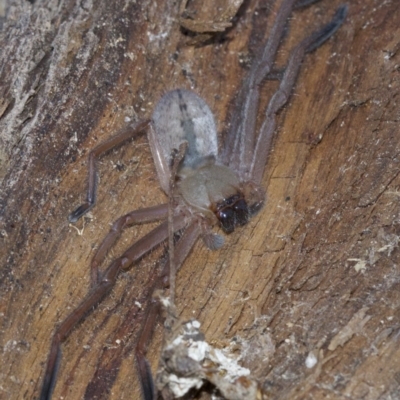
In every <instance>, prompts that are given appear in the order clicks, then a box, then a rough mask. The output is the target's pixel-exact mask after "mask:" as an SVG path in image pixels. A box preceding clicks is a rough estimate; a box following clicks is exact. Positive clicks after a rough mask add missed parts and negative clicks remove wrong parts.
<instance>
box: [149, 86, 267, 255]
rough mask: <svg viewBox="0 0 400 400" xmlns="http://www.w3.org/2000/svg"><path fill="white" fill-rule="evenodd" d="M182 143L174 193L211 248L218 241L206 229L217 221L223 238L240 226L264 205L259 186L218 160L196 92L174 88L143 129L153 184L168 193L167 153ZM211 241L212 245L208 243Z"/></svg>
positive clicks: (211, 125) (212, 130)
mask: <svg viewBox="0 0 400 400" xmlns="http://www.w3.org/2000/svg"><path fill="white" fill-rule="evenodd" d="M183 142H186V143H187V149H186V152H185V156H184V158H183V159H182V161H181V165H180V167H179V169H178V171H177V174H176V180H177V192H178V194H179V195H180V197H181V198H182V199H183V201H184V202H185V205H184V208H186V209H187V210H186V212H187V213H190V214H191V215H195V216H197V217H198V218H200V219H201V220H202V221H203V222H204V223H203V232H202V234H203V237H204V238H205V242H206V244H207V245H208V246H209V247H211V248H213V249H215V248H218V247H220V245H222V237H221V236H215V235H214V236H210V235H209V230H210V229H211V228H212V227H213V226H215V225H217V223H218V222H219V223H220V225H221V227H222V229H223V230H224V231H225V232H226V233H231V232H233V231H234V229H235V227H236V226H241V225H244V224H246V223H247V222H248V220H249V218H250V217H251V215H253V214H254V213H255V212H256V211H258V210H259V209H260V208H261V206H262V203H263V201H264V192H263V190H262V188H261V187H255V186H254V185H251V184H250V183H247V182H241V180H240V177H239V176H238V174H237V173H236V172H234V171H233V170H232V169H230V168H229V167H227V166H226V165H223V164H222V162H221V161H220V160H219V158H218V141H217V129H216V125H215V121H214V116H213V114H212V112H211V110H210V108H209V107H208V105H207V104H206V102H205V101H204V100H203V99H202V98H201V97H199V96H198V95H197V94H196V93H194V92H191V91H189V90H185V89H177V90H173V91H170V92H168V93H166V94H165V95H164V96H163V97H162V98H161V99H160V101H159V102H158V103H157V105H156V107H155V110H154V113H153V116H152V123H151V125H150V129H149V143H150V148H151V151H152V154H153V159H154V160H155V165H156V169H157V174H158V179H159V181H160V185H161V187H162V188H163V189H164V191H165V193H167V194H168V193H169V190H170V189H169V182H170V178H171V177H170V163H171V153H172V152H173V150H174V149H178V148H179V146H180V145H181V144H182V143H183ZM210 238H214V240H209V239H210Z"/></svg>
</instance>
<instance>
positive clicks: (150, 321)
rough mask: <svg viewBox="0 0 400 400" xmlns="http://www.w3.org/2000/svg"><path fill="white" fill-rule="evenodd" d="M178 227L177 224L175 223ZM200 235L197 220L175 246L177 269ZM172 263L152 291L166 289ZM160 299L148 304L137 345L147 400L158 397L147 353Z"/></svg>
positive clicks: (165, 268)
mask: <svg viewBox="0 0 400 400" xmlns="http://www.w3.org/2000/svg"><path fill="white" fill-rule="evenodd" d="M174 227H175V228H176V226H175V225H174ZM199 236H200V227H199V225H198V224H197V223H196V221H194V222H192V223H191V224H190V225H189V226H188V227H187V228H186V229H185V232H184V233H183V236H182V237H181V238H180V239H179V241H178V243H177V245H176V247H175V252H174V253H175V257H174V265H175V268H176V269H177V270H179V268H180V267H181V266H182V264H183V262H184V261H185V259H186V257H187V256H188V254H189V253H190V250H191V249H192V247H193V246H194V244H195V243H196V241H197V239H198V238H199ZM169 269H170V263H169V261H167V262H166V263H165V265H164V268H163V270H162V272H161V274H160V276H159V278H158V279H157V281H156V282H155V284H154V286H153V288H152V293H154V292H155V291H156V290H158V289H165V288H167V287H168V286H169V278H170V271H169ZM160 306H161V305H160V301H159V300H157V299H155V298H154V297H153V296H152V298H151V300H150V303H149V304H148V308H147V311H146V314H147V315H146V320H145V323H144V325H143V328H142V331H141V333H140V336H139V339H138V342H137V345H136V350H135V353H136V362H137V366H138V371H139V378H140V383H141V386H142V393H143V397H144V399H145V400H155V399H156V389H155V386H154V381H153V375H152V373H151V368H150V365H149V363H148V361H147V359H146V353H147V348H148V344H149V342H150V340H151V338H152V335H153V331H154V327H155V324H156V321H157V316H158V315H159V312H160Z"/></svg>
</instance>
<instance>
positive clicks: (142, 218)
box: [90, 204, 168, 287]
mask: <svg viewBox="0 0 400 400" xmlns="http://www.w3.org/2000/svg"><path fill="white" fill-rule="evenodd" d="M167 216H168V204H161V205H159V206H155V207H149V208H143V209H142V210H135V211H132V212H130V213H129V214H126V215H124V216H122V217H120V218H118V219H117V220H116V221H115V222H114V223H113V225H112V227H111V229H110V232H108V234H107V236H106V237H105V238H104V239H103V242H102V243H101V245H100V246H99V247H98V249H97V251H96V253H95V254H94V256H93V258H92V262H91V264H90V276H91V286H92V287H95V286H97V284H98V283H99V279H100V273H99V266H100V264H101V263H102V262H103V261H104V257H105V256H106V254H107V253H108V251H109V250H110V249H111V247H112V246H113V245H114V244H115V242H116V241H117V240H118V238H119V237H120V236H121V233H122V231H123V230H124V229H125V228H127V227H128V226H131V225H134V224H143V223H147V222H153V221H159V220H165V219H166V218H167Z"/></svg>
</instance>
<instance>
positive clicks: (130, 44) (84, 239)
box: [0, 0, 400, 399]
mask: <svg viewBox="0 0 400 400" xmlns="http://www.w3.org/2000/svg"><path fill="white" fill-rule="evenodd" d="M46 3H47V5H46V7H42V5H41V2H40V1H37V2H35V3H34V4H33V5H31V4H30V3H29V2H22V3H21V4H23V7H24V9H23V10H21V9H14V11H13V12H12V13H11V14H10V16H9V20H10V24H11V26H7V25H6V26H5V28H4V29H5V30H4V29H3V31H2V34H3V37H2V39H1V40H2V42H1V48H2V52H1V55H0V56H1V61H0V66H1V70H0V71H1V72H0V93H1V97H0V162H1V166H0V171H1V173H0V176H2V177H4V180H3V182H2V186H1V192H0V194H1V211H0V212H1V214H0V218H1V219H0V225H1V226H0V241H1V244H0V246H1V247H0V249H1V250H0V256H1V259H0V267H1V275H0V279H1V281H0V284H1V289H0V290H1V292H0V296H1V298H0V318H1V319H0V322H1V328H0V344H1V346H2V347H1V350H2V356H1V360H2V362H1V363H0V364H1V366H0V377H1V379H0V381H1V384H0V398H7V399H31V398H35V397H37V396H38V393H39V388H40V384H41V380H42V375H43V370H44V364H45V361H46V358H47V354H48V350H49V345H50V339H51V335H52V332H53V329H54V326H55V324H56V323H57V322H58V321H60V320H62V319H63V318H64V317H65V316H66V315H67V314H68V313H69V312H70V311H71V310H72V309H73V308H74V307H75V306H76V305H77V304H78V303H79V301H80V300H81V299H82V298H83V296H84V295H85V293H86V291H87V287H88V283H89V269H88V266H89V262H90V258H91V256H92V254H93V248H94V247H95V246H96V245H97V244H98V243H99V242H100V241H101V239H102V238H103V237H104V235H105V233H106V232H107V231H108V227H109V224H110V222H111V221H113V220H114V219H115V218H117V217H118V216H119V215H121V214H123V213H125V212H127V211H128V210H131V209H135V208H138V207H144V206H148V205H154V204H158V203H160V202H161V201H164V200H165V196H164V194H163V193H162V191H161V190H160V189H159V187H158V183H157V179H156V176H155V169H154V167H153V164H152V160H151V156H150V151H149V148H148V146H147V142H146V138H145V136H142V137H140V138H139V139H138V140H135V141H133V142H132V143H131V144H129V145H126V146H124V147H122V148H121V149H119V150H116V151H114V152H112V153H111V154H110V155H109V156H106V157H104V158H103V159H102V161H101V163H100V170H101V182H100V190H99V196H98V205H97V206H96V207H95V208H94V209H93V211H92V213H91V214H92V219H90V220H86V223H85V225H83V224H82V223H80V224H77V226H76V228H78V229H83V231H80V232H78V230H77V229H76V228H75V227H71V226H69V225H68V221H67V215H68V213H69V212H70V211H71V210H73V209H74V208H75V207H76V206H77V205H78V204H79V203H80V201H81V200H82V199H83V198H84V195H85V193H84V190H85V187H86V160H87V157H86V156H87V153H88V151H89V150H90V149H91V148H92V147H93V146H94V145H96V144H97V143H99V142H100V141H102V140H104V139H106V138H108V137H109V136H110V135H112V134H113V133H114V132H116V131H117V130H118V129H119V128H120V127H122V126H124V124H126V118H127V117H129V118H130V119H131V120H137V119H141V118H143V117H149V116H150V114H151V110H152V108H153V105H154V103H155V102H156V101H157V99H159V98H160V96H161V95H162V94H163V93H164V92H166V91H167V90H169V89H172V88H175V87H186V88H192V89H194V90H196V92H198V93H199V94H201V95H202V96H203V97H204V98H205V99H206V101H207V102H208V103H209V105H210V107H211V109H212V110H213V112H214V113H215V115H216V117H217V119H218V121H219V131H220V132H223V131H224V129H225V128H226V122H225V121H227V120H228V117H227V116H228V115H229V110H230V101H231V99H232V98H233V96H234V93H235V91H236V90H237V88H238V86H239V84H240V81H241V79H242V77H243V75H244V74H245V72H246V65H247V64H246V62H247V60H248V59H251V57H253V56H254V54H256V51H257V49H258V48H259V46H260V44H261V43H262V41H263V40H264V39H263V38H264V36H265V35H266V33H267V32H268V28H269V27H270V26H271V21H272V20H273V17H274V13H275V11H276V6H275V7H270V2H269V1H268V2H267V1H258V2H257V1H253V0H251V1H248V2H245V4H244V5H243V6H242V7H241V9H240V11H239V15H238V18H237V20H236V22H235V24H234V27H233V28H232V29H230V30H229V32H228V33H227V34H226V35H225V40H222V39H221V38H220V39H221V40H216V41H214V42H211V43H210V44H209V45H207V46H204V47H199V48H195V47H188V46H185V42H186V41H187V38H186V37H185V36H184V35H183V34H182V32H181V31H180V29H179V23H178V11H179V5H178V4H177V3H176V2H173V1H164V0H157V1H155V0H152V1H141V2H126V3H125V2H122V1H108V2H101V3H102V5H98V3H97V2H93V4H95V5H92V4H91V2H90V1H87V2H86V1H82V2H76V3H77V4H75V2H74V1H72V0H71V1H65V2H61V4H62V6H56V4H58V3H59V2H58V1H47V2H46ZM103 3H104V4H103ZM212 3H214V4H215V3H217V2H211V4H212ZM218 3H220V5H221V7H223V3H224V1H223V0H220V1H218ZM207 4H208V3H207V2H204V6H207ZM339 4H340V2H339V1H331V2H329V1H326V0H325V1H321V2H320V3H318V4H316V5H314V6H312V7H311V8H309V9H307V10H302V11H297V12H296V13H295V14H294V18H293V20H292V22H291V28H290V31H289V32H288V37H287V41H286V42H285V46H284V48H283V49H284V51H283V52H281V53H280V57H279V58H280V60H281V62H283V61H284V60H285V59H286V57H287V50H288V49H290V48H291V47H292V46H293V45H294V44H295V43H296V42H298V41H299V40H300V38H302V37H304V35H306V34H307V33H309V32H310V31H312V30H313V29H315V28H316V27H317V26H320V25H321V24H322V23H323V22H326V21H327V20H329V19H330V17H331V15H332V14H333V12H334V10H335V8H336V7H337V6H338V5H339ZM57 7H59V8H57ZM192 7H196V4H192ZM349 7H350V10H349V15H348V18H347V20H346V22H345V24H344V26H343V27H342V28H341V29H340V31H339V32H338V33H337V34H336V35H335V37H334V38H333V39H332V40H330V41H329V42H328V43H327V44H325V45H324V46H323V47H322V48H320V49H318V51H317V52H315V53H314V54H312V55H310V56H308V57H307V59H306V61H305V62H304V65H303V67H302V71H301V73H300V76H299V80H298V84H297V86H296V89H295V92H294V95H293V96H292V98H291V101H290V104H289V106H288V107H286V108H285V110H283V112H282V113H281V115H280V117H279V130H278V135H277V137H276V142H275V148H274V151H273V153H272V154H271V158H270V160H269V163H268V167H267V171H266V174H265V179H264V185H265V187H266V189H267V195H268V203H267V205H266V207H265V208H264V209H263V210H262V211H261V213H260V214H259V215H258V216H257V217H256V218H254V220H253V221H252V222H251V223H250V224H249V226H247V227H245V228H243V229H240V230H238V231H237V232H236V233H234V234H232V235H231V236H230V237H228V238H227V240H226V244H225V246H224V247H223V248H222V249H221V250H220V251H218V252H210V251H208V250H207V249H205V248H204V245H203V244H202V243H198V244H197V245H196V247H195V248H194V251H193V252H192V255H191V257H190V258H189V260H188V261H187V262H186V264H185V265H184V268H183V269H182V271H181V273H180V274H179V277H178V282H177V295H176V297H177V307H178V310H179V311H180V312H181V313H182V316H183V317H184V318H189V317H196V318H199V319H200V321H201V322H202V324H203V328H204V331H205V333H206V335H207V339H208V340H210V341H215V343H217V344H220V345H221V346H222V345H224V344H227V343H229V342H230V341H231V340H232V338H235V340H236V341H237V343H238V353H241V354H242V356H243V357H244V359H245V363H246V365H247V366H249V367H250V369H251V370H252V371H253V374H254V376H256V377H257V378H259V380H260V382H262V383H264V387H265V389H266V390H267V391H268V392H269V393H270V394H271V397H272V398H276V399H303V398H304V399H307V398H312V399H325V398H331V399H344V398H351V399H388V398H390V396H392V397H391V398H398V396H399V394H398V390H397V387H398V386H399V383H400V364H399V361H398V360H399V359H400V354H399V344H398V341H399V339H398V337H399V326H400V316H399V311H398V309H399V305H400V304H399V303H400V294H399V293H400V292H399V290H400V279H399V272H398V263H399V250H398V247H397V246H398V241H399V223H400V220H399V216H398V214H399V213H398V209H399V196H400V191H399V186H400V177H399V171H400V156H399V152H400V143H399V139H398V138H399V135H400V132H399V119H400V118H399V117H400V112H399V105H398V101H399V93H400V51H399V49H400V44H399V38H400V27H399V21H400V9H399V7H398V2H397V1H394V0H393V1H385V2H383V1H381V0H354V1H349ZM210 10H211V11H207V12H209V13H210V12H212V9H211V7H210ZM240 61H242V63H241V62H240ZM274 87H275V83H267V84H266V85H265V89H263V98H264V99H265V101H266V100H267V98H268V96H269V95H270V93H271V91H272V90H273V89H274ZM149 228H150V227H147V226H145V227H140V228H137V229H136V228H133V229H131V230H129V232H127V233H126V234H125V235H124V236H123V238H122V239H121V241H120V243H119V245H118V246H116V248H115V249H114V250H113V251H112V254H110V259H111V258H112V257H115V255H118V254H120V253H121V252H122V251H123V249H124V248H126V247H127V245H128V244H129V243H130V242H132V241H133V240H135V238H137V237H139V236H140V235H142V234H143V232H145V231H147V230H148V229H149ZM162 252H163V249H159V250H157V251H155V252H153V253H152V254H151V255H150V257H148V258H146V259H145V260H143V261H142V262H141V263H140V264H139V266H138V267H137V268H136V267H135V268H133V269H132V270H131V271H129V272H128V273H124V274H123V275H121V277H120V279H119V280H118V283H117V286H116V288H115V290H114V291H113V292H112V295H111V296H110V297H109V298H107V299H106V300H105V301H104V302H103V303H102V304H101V305H100V306H99V307H98V308H97V309H96V310H95V312H93V313H92V314H91V315H90V316H89V317H88V318H87V319H86V320H85V322H84V323H82V324H81V325H80V326H79V327H78V328H77V329H76V330H74V332H73V333H72V335H71V337H70V339H69V340H68V342H67V343H66V344H65V345H64V346H63V359H62V363H61V368H60V372H59V378H58V383H57V387H56V390H55V396H54V398H56V399H58V398H61V397H62V398H65V399H80V398H84V397H85V396H86V398H88V399H93V398H101V399H106V398H111V399H124V398H129V399H132V398H133V399H139V398H140V392H139V390H138V382H137V375H136V371H135V368H134V358H133V351H132V349H133V347H134V343H135V337H136V335H137V332H138V326H139V325H140V323H141V321H142V319H143V311H142V310H141V309H139V308H138V307H137V305H135V302H140V303H142V304H145V299H146V286H147V282H148V280H149V278H150V276H151V274H150V272H149V271H150V270H152V269H153V268H154V265H155V262H156V260H158V259H159V258H160V256H161V255H162ZM136 304H137V303H136ZM161 332H162V329H161V328H160V327H159V328H158V333H157V335H156V340H154V341H153V346H152V351H151V359H152V362H153V365H154V366H155V363H156V360H157V357H158V351H159V347H158V346H159V343H160V339H161ZM311 353H313V354H314V355H315V356H316V357H317V358H318V363H317V365H316V366H315V367H314V368H312V369H308V368H307V367H306V365H305V360H306V357H307V356H308V355H310V354H311Z"/></svg>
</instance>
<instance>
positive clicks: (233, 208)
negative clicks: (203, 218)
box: [215, 194, 250, 233]
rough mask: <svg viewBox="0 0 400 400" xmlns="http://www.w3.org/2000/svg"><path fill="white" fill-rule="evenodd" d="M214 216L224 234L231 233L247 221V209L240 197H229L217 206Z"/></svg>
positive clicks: (244, 201)
mask: <svg viewBox="0 0 400 400" xmlns="http://www.w3.org/2000/svg"><path fill="white" fill-rule="evenodd" d="M215 215H216V216H217V218H218V219H219V222H220V224H221V228H222V229H223V230H224V231H225V233H232V232H233V231H234V230H235V228H236V227H237V226H242V225H245V224H246V223H247V222H248V221H249V216H250V214H249V207H248V205H247V203H246V200H244V198H243V196H241V195H238V194H236V195H234V196H231V197H229V198H227V199H225V200H224V201H222V202H221V203H219V204H218V205H217V211H216V212H215Z"/></svg>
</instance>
